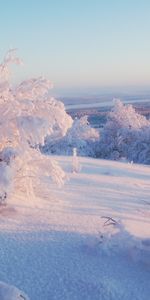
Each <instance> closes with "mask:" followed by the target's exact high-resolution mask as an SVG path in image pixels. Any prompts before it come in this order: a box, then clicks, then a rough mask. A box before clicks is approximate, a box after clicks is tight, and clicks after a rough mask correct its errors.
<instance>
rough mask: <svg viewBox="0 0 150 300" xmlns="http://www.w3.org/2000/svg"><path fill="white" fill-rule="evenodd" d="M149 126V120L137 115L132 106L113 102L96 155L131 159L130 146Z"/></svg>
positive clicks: (116, 101)
mask: <svg viewBox="0 0 150 300" xmlns="http://www.w3.org/2000/svg"><path fill="white" fill-rule="evenodd" d="M149 126H150V122H149V120H147V119H146V118H145V117H144V116H142V115H140V114H138V113H137V112H136V111H135V109H134V108H133V106H132V105H124V104H123V103H122V102H121V101H120V100H115V102H114V107H113V109H112V111H111V112H110V113H109V114H108V119H107V123H106V125H105V126H104V129H103V131H102V134H101V139H100V145H99V149H98V151H97V152H98V154H97V155H98V156H101V157H104V158H110V159H119V158H120V157H122V156H123V157H124V156H125V157H127V158H129V159H131V157H132V155H131V152H132V146H133V144H134V143H135V141H137V139H139V132H142V131H143V130H144V128H148V127H149ZM141 130H142V131H141Z"/></svg>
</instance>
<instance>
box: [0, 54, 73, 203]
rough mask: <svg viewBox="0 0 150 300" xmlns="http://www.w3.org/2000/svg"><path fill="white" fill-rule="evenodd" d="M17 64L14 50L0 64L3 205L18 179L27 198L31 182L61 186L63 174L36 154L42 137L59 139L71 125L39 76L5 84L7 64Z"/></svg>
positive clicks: (49, 85) (7, 81) (46, 83)
mask: <svg viewBox="0 0 150 300" xmlns="http://www.w3.org/2000/svg"><path fill="white" fill-rule="evenodd" d="M12 63H15V64H20V63H21V60H20V59H19V58H17V57H16V51H15V50H10V51H8V53H7V54H6V56H5V57H4V60H3V62H2V63H1V64H0V114H1V120H0V187H1V190H0V201H1V202H4V201H5V199H6V197H7V195H8V193H10V191H11V189H12V183H14V182H16V181H18V180H21V181H22V185H23V186H26V190H27V194H28V196H29V195H30V196H31V194H32V192H33V182H34V181H35V182H36V181H37V178H40V176H41V174H42V175H44V174H45V175H50V176H51V178H52V179H53V181H55V182H56V183H58V184H62V182H63V179H64V177H65V174H64V172H63V171H62V169H61V168H60V167H59V166H58V164H57V163H56V162H53V161H52V160H51V158H49V157H45V156H43V155H42V154H41V152H40V151H39V145H40V144H42V145H43V144H44V140H45V137H46V136H47V135H49V136H52V137H54V136H58V135H61V136H63V135H64V134H65V133H66V131H67V130H68V128H69V127H70V126H71V124H72V119H71V117H70V116H69V115H67V113H66V112H65V108H64V105H63V103H61V102H59V101H56V100H55V99H54V98H51V97H50V96H49V93H48V92H49V89H50V88H51V87H52V84H51V82H50V81H49V80H46V79H45V78H43V77H39V78H33V79H30V80H27V81H23V82H22V83H21V84H19V85H18V86H16V87H14V86H11V85H10V83H9V65H10V64H12Z"/></svg>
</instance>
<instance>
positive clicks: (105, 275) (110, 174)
mask: <svg viewBox="0 0 150 300" xmlns="http://www.w3.org/2000/svg"><path fill="white" fill-rule="evenodd" d="M56 159H57V161H58V162H59V164H60V166H61V167H62V168H63V170H64V171H65V172H66V174H67V175H68V177H69V180H68V181H66V183H65V185H64V186H62V187H61V188H58V187H57V186H56V185H55V184H54V183H52V182H50V181H49V180H48V178H47V177H46V175H45V174H43V177H42V174H41V177H42V188H41V186H40V184H39V182H34V186H33V189H34V193H35V197H33V198H32V197H28V198H27V197H26V194H25V193H24V186H21V185H19V183H16V193H15V196H13V197H12V198H11V199H10V202H9V204H8V205H7V206H5V207H3V206H2V207H1V208H0V245H1V247H0V266H1V267H0V280H2V281H4V282H9V283H11V284H12V285H14V286H17V287H19V289H21V290H23V291H25V293H26V294H27V295H28V296H29V298H30V299H31V300H35V299H36V300H50V299H52V300H54V299H56V300H59V299H61V300H70V299H71V300H83V299H86V300H129V299H136V300H147V299H149V295H150V285H149V279H150V200H149V195H150V167H149V166H144V165H136V164H128V163H125V162H115V161H108V160H98V159H90V158H79V163H80V171H79V172H74V173H72V158H71V157H56ZM17 184H18V186H17ZM49 188H50V189H49ZM49 191H51V192H49ZM114 223H115V224H114ZM9 300H11V298H10V299H9ZM15 300H16V299H15Z"/></svg>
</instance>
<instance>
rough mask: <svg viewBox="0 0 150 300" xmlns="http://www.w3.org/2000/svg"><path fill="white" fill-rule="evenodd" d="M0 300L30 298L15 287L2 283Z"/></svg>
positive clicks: (0, 285)
mask: <svg viewBox="0 0 150 300" xmlns="http://www.w3.org/2000/svg"><path fill="white" fill-rule="evenodd" d="M0 299H1V300H29V298H28V297H27V296H26V295H25V294H24V293H23V292H22V291H19V289H17V288H16V287H15V286H12V285H8V284H6V283H4V282H1V281H0Z"/></svg>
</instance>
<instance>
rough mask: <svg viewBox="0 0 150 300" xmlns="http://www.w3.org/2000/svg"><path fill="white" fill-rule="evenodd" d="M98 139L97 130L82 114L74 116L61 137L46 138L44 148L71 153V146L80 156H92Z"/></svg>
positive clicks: (55, 151)
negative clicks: (54, 138) (78, 117)
mask: <svg viewBox="0 0 150 300" xmlns="http://www.w3.org/2000/svg"><path fill="white" fill-rule="evenodd" d="M98 139H99V133H98V131H97V130H96V129H94V128H92V127H91V126H90V124H89V122H88V119H87V116H84V117H81V118H80V119H77V118H76V119H75V120H74V121H73V123H72V126H71V127H70V128H69V129H68V131H67V132H66V135H64V136H63V137H62V138H60V139H57V140H49V139H48V140H47V142H46V147H45V149H47V151H49V152H50V153H55V154H67V155H72V151H73V148H76V149H77V152H78V154H79V155H81V156H94V155H95V149H94V148H95V143H96V142H97V140H98Z"/></svg>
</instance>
